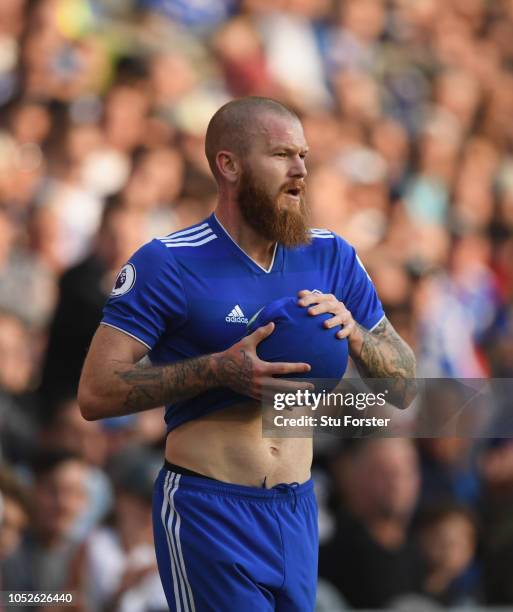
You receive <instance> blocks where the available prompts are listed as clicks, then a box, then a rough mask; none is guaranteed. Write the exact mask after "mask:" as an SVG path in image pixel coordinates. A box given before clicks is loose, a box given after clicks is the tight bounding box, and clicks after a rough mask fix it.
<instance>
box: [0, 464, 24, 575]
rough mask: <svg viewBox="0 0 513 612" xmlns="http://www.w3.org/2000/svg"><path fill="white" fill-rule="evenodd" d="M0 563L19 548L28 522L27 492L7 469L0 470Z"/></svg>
mask: <svg viewBox="0 0 513 612" xmlns="http://www.w3.org/2000/svg"><path fill="white" fill-rule="evenodd" d="M0 496H1V500H2V501H1V505H2V512H1V520H0V563H1V564H2V565H3V563H4V561H5V560H6V559H8V558H9V557H10V556H11V555H13V554H14V553H15V552H16V551H17V550H18V547H19V546H20V543H21V540H22V537H23V533H24V531H25V529H26V528H27V526H28V523H29V520H30V518H31V517H30V501H29V496H28V491H27V490H26V489H25V487H24V486H23V485H22V484H21V483H20V482H19V480H18V478H17V477H16V476H15V474H14V473H12V472H11V471H10V470H9V469H8V468H5V467H3V468H1V469H0Z"/></svg>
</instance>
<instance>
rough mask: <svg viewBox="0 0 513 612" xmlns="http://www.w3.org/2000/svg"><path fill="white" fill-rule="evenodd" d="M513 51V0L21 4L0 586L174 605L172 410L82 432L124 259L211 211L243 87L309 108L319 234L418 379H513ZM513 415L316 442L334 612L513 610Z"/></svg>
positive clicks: (326, 588)
mask: <svg viewBox="0 0 513 612" xmlns="http://www.w3.org/2000/svg"><path fill="white" fill-rule="evenodd" d="M512 69H513V1H512V0H239V1H236V0H208V1H207V0H188V1H186V0H2V1H1V2H0V452H1V468H0V493H1V497H0V500H1V503H0V510H1V511H0V517H1V523H0V563H1V570H2V571H1V581H2V582H1V585H2V586H1V588H3V589H4V590H53V589H73V590H75V591H76V592H77V593H79V594H81V601H80V602H79V604H78V606H77V608H78V609H80V610H83V611H84V612H89V611H91V612H96V611H101V610H105V611H106V610H120V611H123V612H139V611H140V612H142V611H153V612H156V611H159V610H164V609H166V606H165V601H164V598H163V594H162V591H161V587H160V586H159V580H158V577H157V574H156V571H155V564H154V563H155V562H154V553H153V543H152V533H151V519H150V503H151V502H150V500H151V490H152V478H153V475H154V474H155V472H156V470H157V469H158V467H159V466H160V463H161V461H162V448H163V433H164V427H163V419H162V410H161V409H157V410H153V411H149V412H145V413H142V414H140V415H134V416H130V417H122V418H118V419H109V420H105V421H102V422H86V421H85V420H83V419H82V417H81V416H80V412H79V409H78V406H77V403H76V398H75V394H76V387H77V382H78V377H79V373H80V367H81V364H82V362H83V359H84V356H85V353H86V350H87V346H88V344H89V342H90V339H91V336H92V334H93V333H94V330H95V328H96V326H97V324H98V322H99V320H100V318H101V309H102V305H103V302H104V300H105V298H106V296H107V295H108V293H109V292H110V289H111V287H112V284H113V281H114V278H115V276H116V274H117V271H118V270H119V268H120V266H121V265H122V264H123V263H124V262H125V261H126V259H127V258H128V257H129V255H130V254H131V253H132V252H133V251H134V250H135V249H136V248H137V247H138V246H140V245H141V244H143V243H144V242H146V241H147V240H149V239H150V238H151V237H153V236H157V235H165V234H168V233H170V232H172V231H176V230H179V229H180V228H182V227H185V226H187V225H189V224H192V223H196V222H198V221H200V220H201V219H202V218H204V217H206V216H207V215H208V214H210V212H211V211H212V210H213V208H214V206H215V200H216V190H215V184H214V182H213V180H212V178H211V177H210V174H209V171H208V166H207V162H206V159H205V157H204V154H203V138H204V132H205V128H206V125H207V122H208V120H209V118H210V116H211V115H212V114H213V112H215V110H216V109H217V108H218V107H219V106H220V105H221V104H223V103H224V102H225V101H228V100H229V99H231V98H232V97H238V96H243V95H248V94H255V95H264V96H270V97H274V98H276V99H279V100H281V101H283V102H285V103H286V104H288V105H290V106H291V107H292V108H294V109H295V110H296V112H297V113H298V114H299V115H300V117H301V119H302V121H303V123H304V127H305V132H306V136H307V139H308V141H309V144H310V148H311V153H310V154H309V165H308V167H309V178H308V199H309V201H310V204H311V206H312V209H313V216H314V225H316V226H318V227H327V228H330V229H332V230H334V231H336V232H337V233H339V234H341V235H342V236H343V237H345V238H346V239H347V240H348V241H349V242H351V243H353V244H354V245H355V246H356V247H357V249H358V252H359V254H360V257H361V258H362V260H363V261H364V263H365V265H366V268H367V269H368V271H369V273H370V275H371V277H372V279H373V280H374V283H375V284H376V287H377V289H378V293H379V295H380V297H381V299H382V301H383V304H384V306H385V310H386V312H387V314H388V317H389V319H390V320H391V321H392V323H393V324H394V325H395V327H396V329H397V330H398V331H399V333H400V334H401V335H402V336H403V337H404V338H405V339H406V340H407V341H408V342H409V343H410V345H411V346H412V347H413V348H414V350H415V353H416V355H417V359H418V371H419V376H422V377H435V378H442V377H445V378H461V379H472V378H474V379H480V378H490V379H492V378H502V379H506V378H508V377H510V378H511V377H512V376H513V71H512ZM445 391H446V392H447V393H449V394H450V392H451V390H450V388H447V389H446V388H445V387H444V391H443V392H444V393H445ZM435 395H436V394H435ZM510 397H511V396H510ZM438 399H439V398H438ZM437 401H438V400H437V398H436V397H433V398H432V402H433V405H436V403H437ZM510 407H511V403H510V401H509V398H508V399H506V400H505V402H504V405H503V406H502V407H501V409H502V414H503V422H504V423H505V430H504V432H505V437H498V438H493V439H490V438H486V437H479V436H475V437H461V436H460V437H458V435H457V434H458V432H457V431H451V432H450V435H449V434H447V435H443V436H439V437H437V438H422V439H417V440H411V439H410V440H406V439H381V440H379V439H368V440H351V441H345V442H344V443H341V442H337V441H332V442H331V443H325V441H324V442H323V443H322V444H318V450H317V453H316V460H315V466H314V476H315V481H316V487H317V491H318V498H319V503H320V532H321V541H322V547H321V558H320V576H321V578H320V582H319V604H318V607H319V610H324V611H331V612H336V611H337V610H342V609H350V608H355V609H364V608H374V609H383V608H385V607H386V606H392V607H395V609H403V610H405V611H408V612H411V611H413V610H415V609H422V610H427V609H431V608H433V609H437V607H441V608H443V607H446V606H455V605H462V604H466V605H470V606H472V605H475V606H477V605H490V606H492V605H503V606H510V609H511V606H513V445H512V444H511V442H510V440H509V439H508V437H507V434H508V431H513V428H512V427H511V422H509V421H508V409H509V408H510ZM485 409H486V407H485ZM508 425H509V427H510V429H509V430H508ZM416 606H417V607H416ZM418 606H420V607H418ZM422 606H424V607H422Z"/></svg>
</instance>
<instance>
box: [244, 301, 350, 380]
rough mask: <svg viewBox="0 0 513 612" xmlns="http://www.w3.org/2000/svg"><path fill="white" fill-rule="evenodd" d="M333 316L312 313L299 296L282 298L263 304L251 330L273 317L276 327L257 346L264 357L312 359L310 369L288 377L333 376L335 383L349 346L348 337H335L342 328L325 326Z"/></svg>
mask: <svg viewBox="0 0 513 612" xmlns="http://www.w3.org/2000/svg"><path fill="white" fill-rule="evenodd" d="M331 317H332V315H331V314H329V313H324V314H319V315H316V316H312V315H309V314H308V309H307V308H304V307H302V306H299V305H298V303H297V298H295V297H286V298H281V299H279V300H276V301H274V302H271V303H270V304H268V305H267V306H265V307H264V308H262V310H261V311H260V312H259V313H258V314H257V315H256V317H255V318H253V319H252V320H251V321H250V322H249V324H248V334H249V333H252V332H254V331H255V330H256V329H257V328H258V327H262V326H264V325H267V323H270V322H271V321H273V322H274V324H275V330H274V331H273V333H272V334H271V335H270V336H269V337H267V338H266V339H265V340H263V341H262V342H260V344H259V345H258V346H257V354H258V356H259V357H260V359H263V360H264V361H271V362H274V361H285V362H292V361H296V362H305V363H309V364H310V365H311V367H312V369H311V370H310V372H308V373H306V374H297V375H287V376H286V378H319V379H332V382H333V384H332V387H334V386H335V384H336V382H337V381H338V380H340V379H341V378H342V376H343V375H344V372H345V371H346V367H347V361H348V356H349V347H348V342H347V339H346V338H343V339H339V338H336V337H335V334H336V333H337V332H338V331H339V329H340V328H338V327H334V328H332V329H326V328H325V327H324V325H323V323H324V321H326V320H327V319H329V318H331Z"/></svg>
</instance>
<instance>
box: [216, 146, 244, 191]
mask: <svg viewBox="0 0 513 612" xmlns="http://www.w3.org/2000/svg"><path fill="white" fill-rule="evenodd" d="M216 166H217V170H218V172H219V174H220V175H221V176H222V177H223V178H224V179H225V180H226V181H228V182H230V183H236V182H237V181H238V180H239V177H240V170H241V167H240V163H239V160H238V159H237V156H236V155H234V154H233V153H232V152H231V151H218V153H217V155H216Z"/></svg>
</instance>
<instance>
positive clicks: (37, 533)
mask: <svg viewBox="0 0 513 612" xmlns="http://www.w3.org/2000/svg"><path fill="white" fill-rule="evenodd" d="M32 470H33V474H34V482H33V485H32V487H31V489H30V502H31V512H30V516H31V521H30V525H29V528H28V530H27V531H26V532H25V533H24V537H23V540H22V542H21V544H20V546H19V547H18V548H17V550H16V551H15V552H14V553H13V554H12V555H11V556H10V557H9V558H8V559H7V560H5V562H4V564H3V588H4V589H7V590H11V591H58V590H62V589H63V588H64V586H65V584H66V581H67V579H68V573H69V569H70V563H71V561H72V559H73V558H74V556H75V555H76V553H77V550H78V546H79V542H77V541H76V540H75V539H74V538H73V526H74V524H75V521H76V520H77V518H78V516H79V515H80V513H81V512H82V511H83V510H84V507H85V504H86V503H87V494H86V480H87V465H86V464H85V463H84V462H83V461H82V460H81V459H79V458H78V457H77V456H76V455H72V454H70V453H63V452H48V453H45V454H41V455H40V456H37V457H36V458H35V460H34V464H33V467H32Z"/></svg>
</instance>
